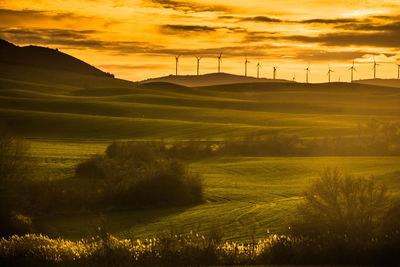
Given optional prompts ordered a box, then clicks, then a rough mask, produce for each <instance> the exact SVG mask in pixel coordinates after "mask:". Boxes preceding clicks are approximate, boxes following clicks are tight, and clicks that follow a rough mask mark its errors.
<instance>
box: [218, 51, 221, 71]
mask: <svg viewBox="0 0 400 267" xmlns="http://www.w3.org/2000/svg"><path fill="white" fill-rule="evenodd" d="M221 62H222V52H221V53H219V56H218V73H220V72H221Z"/></svg>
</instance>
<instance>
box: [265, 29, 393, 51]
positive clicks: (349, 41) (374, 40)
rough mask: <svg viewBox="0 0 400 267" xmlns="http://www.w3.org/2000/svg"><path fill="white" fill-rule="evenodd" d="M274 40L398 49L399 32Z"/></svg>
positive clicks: (290, 37) (295, 37) (336, 34)
mask: <svg viewBox="0 0 400 267" xmlns="http://www.w3.org/2000/svg"><path fill="white" fill-rule="evenodd" d="M269 38H273V37H269ZM276 39H280V40H291V41H297V42H302V43H320V44H323V45H326V46H360V47H365V46H372V47H395V48H398V47H400V32H376V33H372V32H371V33H360V32H346V33H341V32H338V33H329V34H322V35H318V36H304V35H294V36H287V37H277V38H276Z"/></svg>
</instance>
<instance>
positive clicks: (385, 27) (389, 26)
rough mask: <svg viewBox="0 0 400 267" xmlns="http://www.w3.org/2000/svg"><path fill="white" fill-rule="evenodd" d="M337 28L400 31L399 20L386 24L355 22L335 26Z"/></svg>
mask: <svg viewBox="0 0 400 267" xmlns="http://www.w3.org/2000/svg"><path fill="white" fill-rule="evenodd" d="M336 28H338V29H347V30H357V31H389V32H390V31H392V32H400V21H397V22H392V23H387V24H381V25H377V24H371V23H358V24H357V23H356V24H346V25H341V26H337V27H336Z"/></svg>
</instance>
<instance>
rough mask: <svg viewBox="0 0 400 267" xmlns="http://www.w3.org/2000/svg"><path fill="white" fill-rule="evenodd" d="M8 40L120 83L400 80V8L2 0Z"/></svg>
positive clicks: (388, 3) (314, 2) (253, 0)
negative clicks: (195, 78) (219, 75)
mask: <svg viewBox="0 0 400 267" xmlns="http://www.w3.org/2000/svg"><path fill="white" fill-rule="evenodd" d="M0 38H1V39H5V40H7V41H9V42H12V43H14V44H17V45H21V46H24V45H31V44H32V45H40V46H46V47H51V48H58V49H59V50H60V51H62V52H65V53H67V54H70V55H72V56H75V57H77V58H79V59H81V60H83V61H85V62H87V63H89V64H91V65H94V66H96V67H98V68H100V69H101V70H103V71H107V72H110V73H113V74H114V75H115V76H116V77H118V78H122V79H127V80H134V81H137V80H143V79H147V78H152V77H159V76H166V75H170V74H174V73H175V56H176V55H180V59H179V74H180V75H194V74H196V58H195V56H199V57H202V59H201V60H200V73H201V74H205V73H213V72H216V71H217V62H218V60H217V57H218V54H219V53H221V52H222V65H221V70H222V71H223V72H227V73H233V74H238V75H243V74H244V61H245V56H247V57H248V60H249V61H250V63H249V64H248V74H249V75H250V76H255V75H256V73H257V67H256V66H257V63H258V62H260V64H261V66H262V67H261V69H260V76H261V77H265V78H272V68H273V66H277V67H278V71H277V78H281V79H290V80H292V79H293V78H295V80H296V81H298V82H304V81H305V76H306V71H305V68H307V66H308V65H309V66H310V76H309V77H310V78H309V79H310V82H326V81H327V79H328V76H327V72H328V65H329V66H330V67H331V69H332V70H333V71H334V72H332V73H331V79H332V81H338V80H340V81H349V80H350V71H349V68H350V66H351V64H352V61H353V60H354V61H355V67H356V70H357V71H356V72H355V74H354V76H355V79H368V78H372V77H373V61H374V60H375V61H376V62H377V63H378V64H379V65H377V69H376V72H377V77H378V78H397V66H396V64H398V63H400V0H379V1H377V0H374V1H370V0H336V1H331V0H329V1H327V0H240V1H238V0H204V1H199V0H0Z"/></svg>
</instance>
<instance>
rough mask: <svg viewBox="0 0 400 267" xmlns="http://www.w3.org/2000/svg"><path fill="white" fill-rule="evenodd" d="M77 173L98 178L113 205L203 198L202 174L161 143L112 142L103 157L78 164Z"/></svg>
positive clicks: (182, 202) (186, 201) (175, 202)
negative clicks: (189, 168) (172, 155)
mask: <svg viewBox="0 0 400 267" xmlns="http://www.w3.org/2000/svg"><path fill="white" fill-rule="evenodd" d="M76 176H77V177H80V178H89V179H97V181H96V183H97V184H98V185H99V188H100V189H99V191H100V192H101V195H102V196H103V201H104V202H105V204H106V205H108V206H111V207H141V206H147V205H185V204H194V203H199V202H201V201H202V199H203V188H202V182H201V179H200V176H199V175H195V174H192V173H191V172H189V171H188V170H187V169H186V167H185V166H184V165H183V164H182V163H181V162H179V161H178V160H177V159H176V158H173V157H170V156H169V155H168V154H167V150H166V148H165V146H164V144H162V143H122V142H121V143H113V144H111V145H110V146H109V147H108V148H107V149H106V153H105V155H104V156H99V155H97V156H94V157H92V158H90V159H88V160H87V161H85V162H83V163H81V164H79V165H78V166H77V168H76Z"/></svg>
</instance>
